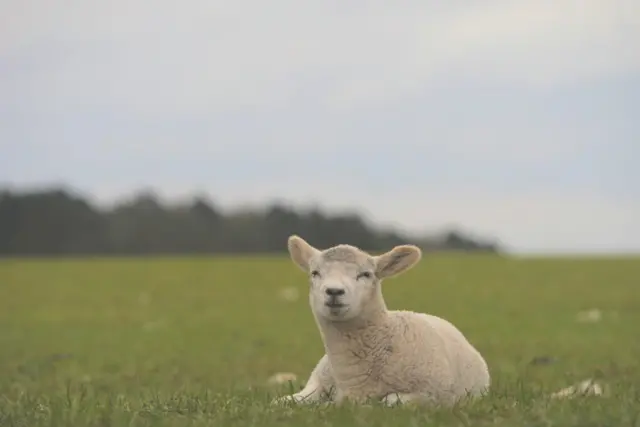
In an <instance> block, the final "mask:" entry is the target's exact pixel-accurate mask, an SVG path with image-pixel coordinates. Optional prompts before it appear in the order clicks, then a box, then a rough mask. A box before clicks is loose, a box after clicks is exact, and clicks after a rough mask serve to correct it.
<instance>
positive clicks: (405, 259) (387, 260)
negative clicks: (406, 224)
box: [374, 245, 422, 279]
mask: <svg viewBox="0 0 640 427" xmlns="http://www.w3.org/2000/svg"><path fill="white" fill-rule="evenodd" d="M420 258H422V251H421V250H420V248H419V247H417V246H414V245H401V246H396V247H395V248H393V249H391V250H390V251H389V252H387V253H384V254H382V255H378V256H376V257H374V259H375V262H376V276H378V277H379V278H380V279H384V278H385V277H392V276H397V275H398V274H400V273H403V272H405V271H407V270H408V269H410V268H411V267H413V266H414V265H416V263H417V262H418V261H420Z"/></svg>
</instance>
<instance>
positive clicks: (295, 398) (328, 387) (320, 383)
mask: <svg viewBox="0 0 640 427" xmlns="http://www.w3.org/2000/svg"><path fill="white" fill-rule="evenodd" d="M334 386H335V381H334V380H333V375H332V373H331V366H330V365H329V359H328V358H327V355H326V354H325V355H324V356H323V357H322V358H321V359H320V361H319V362H318V364H317V365H316V367H315V368H314V369H313V371H312V372H311V375H310V376H309V379H308V380H307V384H305V386H304V388H303V389H302V390H300V391H299V392H298V393H294V394H291V395H288V396H282V397H279V398H277V399H275V400H273V402H272V403H273V404H283V403H287V402H295V403H317V402H321V401H323V400H328V399H331V396H330V394H331V393H332V391H333V388H334Z"/></svg>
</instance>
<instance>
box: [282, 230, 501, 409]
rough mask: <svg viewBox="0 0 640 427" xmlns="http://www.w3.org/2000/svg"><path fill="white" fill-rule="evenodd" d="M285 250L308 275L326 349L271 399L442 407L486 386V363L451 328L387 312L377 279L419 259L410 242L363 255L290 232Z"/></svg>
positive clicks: (474, 394) (433, 319) (445, 323)
mask: <svg viewBox="0 0 640 427" xmlns="http://www.w3.org/2000/svg"><path fill="white" fill-rule="evenodd" d="M288 249H289V253H290V255H291V258H292V260H293V261H294V262H295V263H296V264H297V265H298V266H299V267H300V268H301V269H302V270H304V271H305V272H307V273H308V274H310V293H309V302H310V305H311V309H312V312H313V315H314V317H315V320H316V323H317V325H318V328H319V330H320V335H321V337H322V341H323V343H324V348H325V352H326V354H325V355H324V356H323V357H322V358H321V359H320V361H319V362H318V364H317V365H316V367H315V368H314V369H313V371H312V372H311V375H310V377H309V379H308V381H307V383H306V385H305V387H304V388H303V390H301V391H300V392H298V393H295V394H293V395H290V396H283V397H280V398H278V399H276V400H275V401H274V403H278V404H281V403H284V402H287V401H294V402H307V403H309V402H321V401H325V402H327V401H328V402H335V403H340V402H344V401H352V402H356V403H364V402H366V401H369V400H370V399H373V400H380V401H382V402H383V403H384V404H387V405H392V404H397V403H407V402H413V403H427V404H434V405H444V406H450V405H452V404H454V403H455V402H457V401H460V400H461V399H462V398H464V397H471V398H474V397H478V396H481V395H483V394H484V393H485V392H486V391H488V389H489V385H490V377H489V370H488V367H487V364H486V362H485V361H484V359H483V358H482V356H481V355H480V353H479V352H478V351H477V350H476V349H475V348H474V347H473V346H472V345H471V344H470V343H469V342H468V341H467V339H466V338H465V337H464V336H463V334H462V333H461V332H460V331H459V330H458V329H457V328H456V327H455V326H453V325H452V324H451V323H449V322H448V321H446V320H444V319H441V318H439V317H436V316H432V315H428V314H422V313H414V312H411V311H393V310H387V307H386V305H385V302H384V299H383V297H382V291H381V281H382V279H385V278H387V277H392V276H396V275H398V274H400V273H402V272H404V271H406V270H408V269H409V268H411V267H413V266H414V265H415V264H416V263H417V262H418V261H419V260H420V258H421V257H422V252H421V250H420V249H419V248H418V247H416V246H413V245H402V246H396V247H395V248H393V249H392V250H391V251H389V252H387V253H385V254H382V255H379V256H371V255H369V254H368V253H366V252H364V251H362V250H360V249H358V248H356V247H354V246H351V245H337V246H334V247H331V248H329V249H326V250H323V251H321V250H318V249H316V248H314V247H313V246H311V245H309V244H308V243H307V242H306V241H305V240H303V239H302V238H300V237H298V236H295V235H293V236H291V237H289V240H288ZM334 392H335V393H334Z"/></svg>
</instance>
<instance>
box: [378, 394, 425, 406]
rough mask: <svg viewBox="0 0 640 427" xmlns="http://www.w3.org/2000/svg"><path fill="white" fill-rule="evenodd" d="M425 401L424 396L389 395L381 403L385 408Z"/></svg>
mask: <svg viewBox="0 0 640 427" xmlns="http://www.w3.org/2000/svg"><path fill="white" fill-rule="evenodd" d="M423 399H424V397H423V396H421V395H419V394H415V393H389V394H387V395H386V396H385V397H383V398H382V400H381V402H382V403H383V404H384V405H385V406H397V405H402V404H406V403H411V402H415V401H418V400H423Z"/></svg>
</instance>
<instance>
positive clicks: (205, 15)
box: [0, 0, 640, 252]
mask: <svg viewBox="0 0 640 427" xmlns="http://www.w3.org/2000/svg"><path fill="white" fill-rule="evenodd" d="M638 40H640V2H638V1H637V0H599V1H598V0H580V1H578V0H573V1H568V0H530V1H524V0H512V1H508V0H485V1H466V2H462V1H460V2H457V1H450V2H440V1H433V0H422V1H410V0H409V1H403V2H390V1H384V2H383V1H368V2H342V1H322V2H319V1H318V2H302V1H293V0H272V1H269V2H266V1H258V0H254V1H245V0H235V1H233V2H231V1H225V2H223V1H215V0H207V1H204V0H202V1H201V0H195V1H194V0H192V1H189V2H177V1H174V2H171V1H167V0H155V1H151V0H145V1H131V0H126V1H125V0H110V1H108V2H89V1H86V0H84V1H68V0H60V1H56V2H53V1H50V2H45V1H41V0H40V1H34V0H0V150H1V151H0V153H1V155H0V182H3V183H9V184H13V185H20V186H23V185H29V186H32V185H39V184H51V183H65V184H68V185H70V186H73V187H74V188H77V189H79V190H81V191H83V192H84V193H85V194H87V195H91V196H93V197H95V199H96V200H99V201H111V200H113V199H114V198H117V197H119V196H122V195H126V194H128V193H130V192H131V191H132V190H135V189H138V188H141V187H154V188H156V189H157V190H158V192H159V193H160V194H161V195H162V196H166V197H168V198H169V197H177V196H185V195H189V194H192V193H193V192H198V193H203V192H206V193H208V194H210V195H211V197H212V198H213V200H214V201H216V202H218V203H220V204H222V205H223V206H231V205H235V204H237V203H252V204H254V203H255V204H257V203H262V202H265V201H269V200H272V199H276V198H277V199H284V200H289V201H291V202H293V203H296V204H306V203H310V202H318V203H319V204H320V205H322V206H325V207H327V208H341V209H342V208H348V209H356V210H359V211H361V212H362V213H364V214H366V215H368V217H370V218H371V219H372V220H374V221H377V222H380V223H383V224H388V223H391V224H395V225H397V226H399V227H402V228H406V229H409V230H439V229H441V228H442V227H445V226H450V225H456V226H459V227H461V228H462V229H464V230H467V231H469V232H473V233H477V234H480V235H483V236H494V237H496V238H499V239H500V240H501V241H503V242H504V243H505V244H506V245H507V246H508V247H509V248H512V249H514V250H518V251H525V252H530V251H536V252H539V251H554V252H558V251H597V252H601V251H607V250H616V251H623V250H636V251H637V250H640V168H639V167H638V164H639V161H640V48H639V47H638V46H639V45H638Z"/></svg>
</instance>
